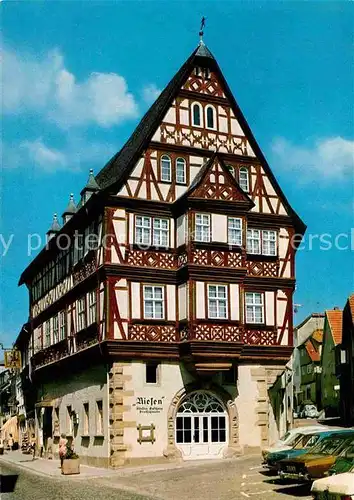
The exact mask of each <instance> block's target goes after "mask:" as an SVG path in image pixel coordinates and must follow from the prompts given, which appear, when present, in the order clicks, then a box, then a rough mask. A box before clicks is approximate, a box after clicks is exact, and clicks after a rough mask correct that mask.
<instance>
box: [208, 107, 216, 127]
mask: <svg viewBox="0 0 354 500" xmlns="http://www.w3.org/2000/svg"><path fill="white" fill-rule="evenodd" d="M206 124H207V128H215V109H214V108H213V106H207V108H206Z"/></svg>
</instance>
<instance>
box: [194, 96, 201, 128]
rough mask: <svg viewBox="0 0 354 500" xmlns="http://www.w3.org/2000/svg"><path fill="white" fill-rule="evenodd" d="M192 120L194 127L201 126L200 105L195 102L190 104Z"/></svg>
mask: <svg viewBox="0 0 354 500" xmlns="http://www.w3.org/2000/svg"><path fill="white" fill-rule="evenodd" d="M192 120H193V121H192V123H193V125H194V127H201V125H202V123H201V106H200V104H198V103H197V102H195V103H194V104H193V106H192Z"/></svg>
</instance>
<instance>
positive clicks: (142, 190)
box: [138, 182, 147, 200]
mask: <svg viewBox="0 0 354 500" xmlns="http://www.w3.org/2000/svg"><path fill="white" fill-rule="evenodd" d="M146 197H147V195H146V183H145V182H143V183H142V185H141V186H140V189H139V194H138V198H143V199H144V200H145V199H146Z"/></svg>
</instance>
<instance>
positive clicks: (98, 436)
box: [86, 434, 105, 438]
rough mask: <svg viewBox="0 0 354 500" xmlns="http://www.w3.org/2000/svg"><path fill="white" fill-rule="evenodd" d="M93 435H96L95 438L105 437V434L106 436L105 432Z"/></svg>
mask: <svg viewBox="0 0 354 500" xmlns="http://www.w3.org/2000/svg"><path fill="white" fill-rule="evenodd" d="M86 437H87V436H86ZM93 437H95V438H104V437H105V436H104V434H94V436H93Z"/></svg>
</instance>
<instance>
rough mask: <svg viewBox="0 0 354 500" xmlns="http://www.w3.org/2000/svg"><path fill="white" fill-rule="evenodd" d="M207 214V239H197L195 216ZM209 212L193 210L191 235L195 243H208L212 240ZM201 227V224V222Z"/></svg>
mask: <svg viewBox="0 0 354 500" xmlns="http://www.w3.org/2000/svg"><path fill="white" fill-rule="evenodd" d="M199 215H201V216H207V217H208V220H209V239H208V240H198V239H197V216H199ZM211 220H212V218H211V214H209V213H207V212H195V213H194V235H193V240H194V241H195V242H197V243H210V242H211V240H212V226H211ZM202 227H203V224H202Z"/></svg>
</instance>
